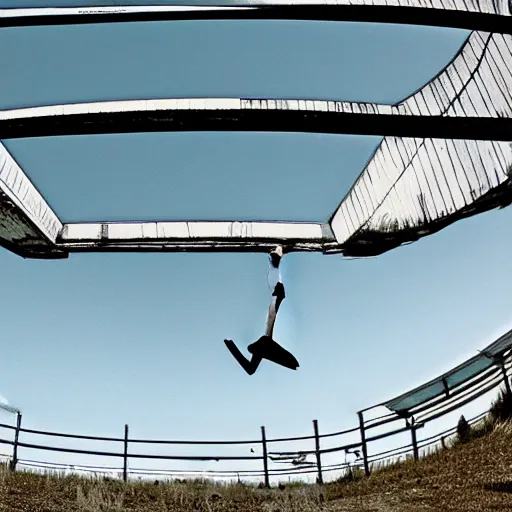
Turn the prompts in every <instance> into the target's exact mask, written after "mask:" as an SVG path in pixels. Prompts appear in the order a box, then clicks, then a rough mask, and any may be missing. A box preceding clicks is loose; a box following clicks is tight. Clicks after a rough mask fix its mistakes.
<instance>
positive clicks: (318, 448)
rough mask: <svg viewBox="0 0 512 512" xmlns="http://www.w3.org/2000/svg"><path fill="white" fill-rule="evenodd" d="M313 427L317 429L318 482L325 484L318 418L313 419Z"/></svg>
mask: <svg viewBox="0 0 512 512" xmlns="http://www.w3.org/2000/svg"><path fill="white" fill-rule="evenodd" d="M313 428H314V430H315V455H316V467H317V469H318V483H319V484H320V485H323V483H324V478H323V476H322V460H321V457H320V438H319V437H318V420H313Z"/></svg>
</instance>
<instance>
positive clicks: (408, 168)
mask: <svg viewBox="0 0 512 512" xmlns="http://www.w3.org/2000/svg"><path fill="white" fill-rule="evenodd" d="M465 4H468V5H469V4H473V2H465ZM481 5H483V3H482V4H481ZM500 5H504V4H503V2H501V3H500ZM511 123H512V36H510V35H507V34H498V33H486V32H473V33H471V35H470V37H469V38H468V40H467V41H466V43H465V44H464V45H463V47H462V48H461V49H460V51H459V52H458V53H457V55H456V56H455V57H454V59H453V60H452V62H450V63H449V64H448V66H446V68H445V69H443V70H442V71H441V72H440V73H439V74H438V75H437V76H436V77H435V78H434V79H432V80H431V81H430V82H429V83H428V84H426V85H425V86H424V87H422V88H421V89H419V90H418V91H416V92H415V93H414V94H412V95H411V96H409V97H408V98H405V99H404V100H403V101H401V102H399V103H397V104H396V105H375V104H371V103H350V102H343V101H334V100H333V101H330V100H303V99H295V100H294V99H281V100H279V99H277V100H276V99H261V98H260V99H255V98H235V99H197V98H195V99H155V100H135V101H119V102H100V103H84V104H76V105H57V106H44V107H33V108H24V109H16V110H6V111H2V112H0V137H3V138H9V137H36V136H50V135H69V134H80V133H115V132H122V131H141V130H190V129H201V130H203V129H204V130H205V129H210V130H211V129H218V130H222V129H230V130H233V129H245V130H258V131H259V130H266V131H279V130H281V131H297V130H299V131H318V132H322V133H367V134H382V135H386V137H385V138H384V140H383V141H382V143H381V145H380V146H379V147H378V149H377V150H376V152H375V153H374V155H373V156H372V158H371V159H370V160H369V162H368V164H367V165H366V166H365V168H364V170H363V172H362V173H361V175H360V176H359V178H358V179H357V180H356V182H355V183H354V185H353V187H352V188H351V190H350V191H349V193H348V194H347V195H346V197H345V198H343V200H342V201H341V203H340V205H339V207H338V208H337V209H336V211H335V212H334V214H333V215H332V217H331V219H330V220H329V222H326V223H316V222H310V223H290V222H273V223H269V222H256V221H255V222H237V221H236V220H233V221H230V222H226V221H219V222H199V221H186V220H184V221H182V222H166V221H162V222H126V223H109V222H98V223H75V224H65V223H62V221H61V220H59V219H58V217H57V215H56V214H55V213H54V212H53V211H52V210H51V208H50V207H49V205H48V204H47V203H46V201H45V199H44V198H43V197H42V196H41V194H39V192H38V191H37V190H36V189H35V187H34V186H33V184H32V183H31V182H30V180H29V179H28V178H27V176H26V175H25V174H24V172H23V170H22V169H21V168H20V167H19V165H18V164H17V163H16V162H15V160H14V159H13V158H12V156H11V155H10V154H9V153H8V151H7V150H6V148H5V147H3V146H2V147H0V194H1V195H0V239H1V241H2V244H3V245H4V246H5V247H6V248H8V249H10V250H12V251H13V252H16V253H17V254H20V255H22V256H25V257H36V258H58V257H67V255H68V254H69V253H72V252H84V251H85V252H92V251H191V250H193V251H213V250H226V251H267V250H269V248H270V247H273V246H274V245H275V244H278V243H282V244H286V245H288V247H289V250H308V251H309V250H314V251H323V252H325V253H342V254H344V255H346V256H370V255H376V254H380V253H382V252H384V251H386V250H389V249H392V248H393V247H397V246H399V245H401V244H402V243H406V242H410V241H414V240H417V239H418V238H419V237H421V236H425V235H428V234H430V233H433V232H435V231H437V230H439V229H442V228H443V227H445V226H446V225H448V224H450V223H452V222H454V221H456V220H458V219H460V218H463V217H467V216H470V215H475V214H477V213H480V212H482V211H486V210H488V209H491V208H496V207H500V206H504V205H507V204H508V203H509V202H510V201H511V188H510V172H511V168H512V149H511V145H510V141H512V125H511Z"/></svg>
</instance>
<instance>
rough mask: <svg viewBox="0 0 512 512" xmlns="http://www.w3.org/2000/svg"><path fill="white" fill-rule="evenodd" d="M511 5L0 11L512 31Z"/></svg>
mask: <svg viewBox="0 0 512 512" xmlns="http://www.w3.org/2000/svg"><path fill="white" fill-rule="evenodd" d="M511 12H512V8H511V4H510V2H509V1H508V0H313V1H308V2H300V1H296V0H281V1H279V0H277V1H271V2H266V1H264V0H249V1H248V2H244V3H241V2H240V3H230V4H224V5H193V6H191V5H189V6H187V5H178V6H177V5H168V6H162V5H160V6H111V7H85V6H82V7H80V6H78V7H60V8H59V7H53V8H51V7H50V8H21V9H20V8H10V9H5V8H4V9H0V28H1V27H26V26H42V25H80V24H91V23H123V22H144V21H146V22H148V21H177V20H251V19H253V20H254V19H259V20H269V19H271V20H308V21H315V20H316V21H357V22H375V23H403V24H409V25H433V26H439V27H452V28H461V29H468V30H481V31H487V32H501V33H508V34H510V33H511V32H512V27H511V23H510V21H511V20H510V15H511Z"/></svg>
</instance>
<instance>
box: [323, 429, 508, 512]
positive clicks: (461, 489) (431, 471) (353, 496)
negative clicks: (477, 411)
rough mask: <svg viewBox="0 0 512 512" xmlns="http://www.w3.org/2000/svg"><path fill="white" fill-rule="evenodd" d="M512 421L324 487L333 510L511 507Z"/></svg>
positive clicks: (497, 508) (503, 508)
mask: <svg viewBox="0 0 512 512" xmlns="http://www.w3.org/2000/svg"><path fill="white" fill-rule="evenodd" d="M511 469H512V423H499V424H496V425H495V427H494V429H493V430H492V431H491V432H490V433H487V434H486V435H483V436H482V437H480V438H477V439H474V440H473V441H472V442H470V443H467V444H458V445H455V446H454V447H453V448H451V449H448V450H443V451H437V452H436V453H432V454H431V455H429V456H428V457H425V458H424V459H422V460H420V461H419V462H414V461H413V460H408V461H405V462H402V463H399V464H394V465H393V466H390V467H387V468H383V469H381V470H378V471H376V472H374V474H372V475H371V476H370V477H369V478H367V479H366V478H365V479H361V480H358V481H356V482H352V483H350V484H331V485H329V486H327V487H326V489H325V492H326V500H327V502H328V509H329V510H332V511H343V510H347V511H348V510H358V511H383V512H387V511H396V512H405V511H407V512H409V511H416V510H417V511H468V512H469V511H475V512H477V511H478V512H480V511H488V510H489V511H490V510H493V511H496V510H512V471H511Z"/></svg>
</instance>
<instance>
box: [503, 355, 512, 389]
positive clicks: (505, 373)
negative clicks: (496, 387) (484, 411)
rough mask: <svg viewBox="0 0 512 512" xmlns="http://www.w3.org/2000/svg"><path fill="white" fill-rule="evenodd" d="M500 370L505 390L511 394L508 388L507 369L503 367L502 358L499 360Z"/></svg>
mask: <svg viewBox="0 0 512 512" xmlns="http://www.w3.org/2000/svg"><path fill="white" fill-rule="evenodd" d="M500 365H501V371H502V372H503V379H504V380H505V389H506V390H507V394H508V395H512V390H511V389H510V382H509V380H508V375H507V369H506V368H505V361H504V360H503V359H502V360H501V362H500Z"/></svg>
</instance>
